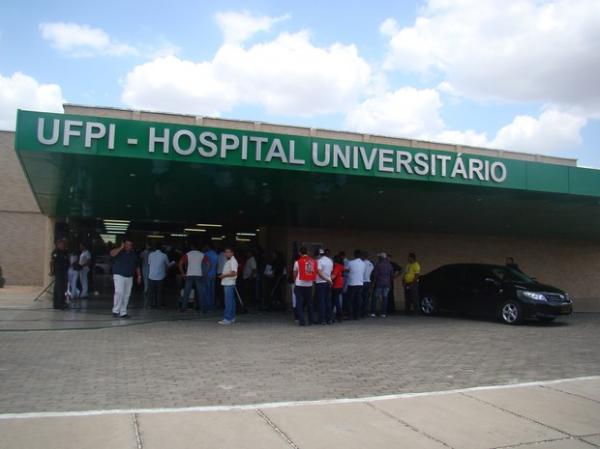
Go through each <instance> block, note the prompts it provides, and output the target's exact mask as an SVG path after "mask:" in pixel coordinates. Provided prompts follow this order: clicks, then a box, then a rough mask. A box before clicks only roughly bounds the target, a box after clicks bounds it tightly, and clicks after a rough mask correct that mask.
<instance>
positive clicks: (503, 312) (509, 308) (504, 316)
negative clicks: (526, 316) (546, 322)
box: [500, 301, 523, 324]
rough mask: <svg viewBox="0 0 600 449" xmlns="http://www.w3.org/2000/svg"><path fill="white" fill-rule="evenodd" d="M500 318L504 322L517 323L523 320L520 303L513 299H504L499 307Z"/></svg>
mask: <svg viewBox="0 0 600 449" xmlns="http://www.w3.org/2000/svg"><path fill="white" fill-rule="evenodd" d="M500 319H501V320H502V322H503V323H506V324H519V323H521V322H522V321H523V312H522V310H521V305H520V304H519V303H517V302H515V301H506V302H505V303H504V304H502V307H501V308H500Z"/></svg>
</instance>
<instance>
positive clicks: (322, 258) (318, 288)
mask: <svg viewBox="0 0 600 449" xmlns="http://www.w3.org/2000/svg"><path fill="white" fill-rule="evenodd" d="M317 257H318V259H317V270H318V275H317V280H316V281H315V297H316V299H317V304H318V307H319V322H320V323H321V324H331V285H332V284H333V282H332V281H331V272H332V271H333V260H331V259H330V258H329V257H327V256H326V255H325V250H324V249H319V251H318V253H317Z"/></svg>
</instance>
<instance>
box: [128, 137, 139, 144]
mask: <svg viewBox="0 0 600 449" xmlns="http://www.w3.org/2000/svg"><path fill="white" fill-rule="evenodd" d="M137 143H138V140H137V139H133V138H129V139H127V144H128V145H137Z"/></svg>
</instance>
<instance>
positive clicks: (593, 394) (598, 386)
mask: <svg viewBox="0 0 600 449" xmlns="http://www.w3.org/2000/svg"><path fill="white" fill-rule="evenodd" d="M549 387H550V388H553V389H555V390H560V391H565V392H567V393H573V394H577V395H580V396H584V397H586V398H589V399H593V400H595V401H598V402H600V378H598V379H586V380H574V381H567V382H560V383H555V384H552V385H550V386H549Z"/></svg>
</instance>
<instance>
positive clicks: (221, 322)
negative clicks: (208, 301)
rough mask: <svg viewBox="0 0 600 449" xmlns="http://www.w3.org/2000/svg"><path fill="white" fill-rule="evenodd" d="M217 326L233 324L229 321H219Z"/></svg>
mask: <svg viewBox="0 0 600 449" xmlns="http://www.w3.org/2000/svg"><path fill="white" fill-rule="evenodd" d="M218 324H223V325H225V326H228V325H230V324H233V323H232V322H231V321H229V320H221V321H219V323H218Z"/></svg>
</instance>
